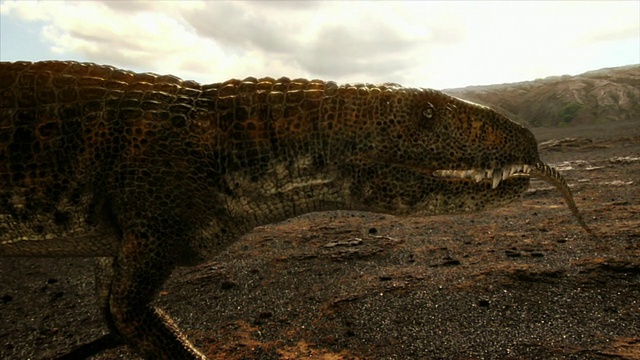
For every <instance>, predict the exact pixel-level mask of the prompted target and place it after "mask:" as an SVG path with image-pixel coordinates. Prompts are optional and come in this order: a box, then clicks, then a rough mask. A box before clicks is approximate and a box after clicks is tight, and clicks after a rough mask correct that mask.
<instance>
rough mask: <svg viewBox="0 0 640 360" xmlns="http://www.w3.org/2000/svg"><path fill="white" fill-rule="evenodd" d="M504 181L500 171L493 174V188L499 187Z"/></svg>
mask: <svg viewBox="0 0 640 360" xmlns="http://www.w3.org/2000/svg"><path fill="white" fill-rule="evenodd" d="M501 179H502V176H501V174H500V171H496V172H494V173H493V184H492V186H493V188H494V189H495V188H497V187H498V185H499V184H500V180H501Z"/></svg>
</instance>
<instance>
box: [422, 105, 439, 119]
mask: <svg viewBox="0 0 640 360" xmlns="http://www.w3.org/2000/svg"><path fill="white" fill-rule="evenodd" d="M422 115H423V116H424V117H425V118H426V119H429V120H430V119H433V117H434V116H435V115H436V110H435V108H434V106H433V105H432V104H431V103H428V104H427V108H426V109H424V110H423V111H422Z"/></svg>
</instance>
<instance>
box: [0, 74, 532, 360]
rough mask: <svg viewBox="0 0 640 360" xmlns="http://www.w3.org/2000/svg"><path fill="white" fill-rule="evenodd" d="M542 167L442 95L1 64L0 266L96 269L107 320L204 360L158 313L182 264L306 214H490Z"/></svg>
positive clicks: (523, 134)
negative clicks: (58, 264) (7, 259)
mask: <svg viewBox="0 0 640 360" xmlns="http://www.w3.org/2000/svg"><path fill="white" fill-rule="evenodd" d="M536 164H539V158H538V153H537V147H536V141H535V139H534V137H533V135H532V134H531V132H529V131H528V130H526V129H525V128H523V127H521V126H519V125H517V124H516V123H514V122H511V121H510V120H508V119H506V118H505V117H503V116H502V115H500V114H498V113H496V112H494V111H492V110H491V109H489V108H486V107H483V106H479V105H475V104H470V103H467V102H464V101H461V100H458V99H455V98H452V97H450V96H447V95H445V94H442V93H440V92H438V91H435V90H428V89H410V88H402V87H400V86H398V85H394V84H387V85H380V86H374V85H370V84H360V85H337V84H335V83H332V82H323V81H319V80H311V81H308V80H302V79H296V80H289V79H286V78H281V79H277V80H275V79H271V78H264V79H255V78H247V79H244V80H230V81H227V82H224V83H217V84H210V85H201V84H198V83H195V82H191V81H182V80H180V79H178V78H175V77H173V76H158V75H154V74H136V73H132V72H127V71H123V70H118V69H115V68H112V67H108V66H98V65H95V64H82V63H75V62H53V61H52V62H39V63H27V62H17V63H6V62H3V63H0V256H55V257H61V256H91V257H103V259H101V260H100V261H99V266H98V271H97V275H98V277H97V279H98V281H97V284H98V293H99V295H100V297H101V301H103V302H102V304H103V306H104V313H105V316H106V318H107V323H108V324H109V326H110V328H111V331H112V332H113V333H115V334H118V335H119V336H120V337H121V338H122V339H124V340H125V342H126V343H127V344H128V345H129V346H131V347H132V348H133V349H134V350H135V351H136V352H138V353H139V354H140V355H141V356H143V357H145V358H149V359H204V356H203V355H202V354H200V353H199V352H198V351H197V350H196V349H195V348H194V347H193V346H192V345H191V344H190V343H189V342H188V341H187V340H186V338H185V337H184V336H183V335H182V334H181V333H180V331H179V330H178V328H177V327H176V326H175V325H173V323H172V322H171V320H170V318H169V317H168V316H167V315H165V314H164V313H163V312H162V311H161V310H159V309H156V308H154V307H152V306H151V305H150V302H151V301H152V300H153V299H154V297H155V295H156V294H157V293H158V291H159V289H160V288H161V286H162V284H163V283H164V281H165V280H166V279H167V278H168V277H169V275H170V273H171V271H172V269H173V268H174V267H175V266H181V265H192V264H196V263H198V262H200V261H202V260H204V259H207V258H211V257H212V256H215V255H216V254H218V253H219V252H220V251H221V250H222V249H223V248H224V247H225V246H227V245H229V244H230V243H231V242H233V241H235V240H236V239H238V237H239V236H241V235H242V234H244V233H246V232H248V231H250V230H251V229H252V228H254V227H255V226H257V225H261V224H266V223H271V222H275V221H280V220H284V219H287V218H290V217H293V216H297V215H300V214H304V213H308V212H312V211H322V210H336V209H353V210H366V211H373V212H382V213H389V214H397V215H406V214H414V215H425V216H426V215H434V214H452V213H464V212H471V211H480V210H483V209H485V208H493V207H497V206H499V205H501V204H504V203H507V202H509V201H511V200H513V199H515V198H517V197H518V196H519V195H520V194H521V193H523V192H524V191H525V190H526V188H527V186H528V184H529V176H528V174H527V173H528V172H529V170H528V166H531V167H533V166H535V165H536ZM494 169H495V171H494ZM501 169H507V170H509V169H511V171H508V172H506V171H504V170H503V172H500V171H501ZM449 170H461V171H466V170H473V171H469V172H468V173H461V172H456V173H455V174H454V173H453V172H451V171H449ZM495 172H498V173H500V174H502V173H505V174H506V175H503V176H502V178H504V179H498V180H501V181H498V180H496V177H495ZM511 172H516V174H515V175H514V176H512V174H510V173H511ZM492 173H494V176H493V177H492ZM478 174H481V175H478ZM485 177H486V178H487V179H485ZM498 178H500V176H498ZM492 179H493V181H492ZM496 181H498V182H497V183H496Z"/></svg>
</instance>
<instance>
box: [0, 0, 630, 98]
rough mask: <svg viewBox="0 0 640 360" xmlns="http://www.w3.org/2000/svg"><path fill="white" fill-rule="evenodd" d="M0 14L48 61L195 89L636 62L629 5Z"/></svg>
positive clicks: (504, 76)
mask: <svg viewBox="0 0 640 360" xmlns="http://www.w3.org/2000/svg"><path fill="white" fill-rule="evenodd" d="M0 11H1V13H2V16H3V17H4V16H10V17H12V18H14V19H20V20H21V21H24V22H33V23H34V24H35V23H38V24H43V25H42V28H41V30H40V34H41V36H42V38H43V39H44V40H45V41H46V42H47V43H48V44H49V46H50V48H49V49H48V50H49V51H53V52H54V54H55V56H56V57H59V58H65V57H67V58H69V57H72V58H82V59H88V60H90V61H94V62H98V63H109V64H112V65H115V66H120V67H124V68H130V69H134V70H138V71H154V72H159V73H173V74H175V75H179V76H181V77H185V78H195V79H196V80H199V81H203V82H212V81H220V80H224V79H226V78H229V77H244V76H249V75H252V76H283V75H286V76H289V77H313V78H324V79H332V80H337V81H340V82H347V81H349V82H355V81H361V82H387V81H389V82H398V83H402V84H405V85H410V86H427V87H435V88H442V87H453V86H463V85H469V84H486V83H496V82H506V81H519V80H527V79H532V78H537V77H544V76H547V75H557V74H563V73H578V72H582V71H586V70H590V69H596V68H599V67H605V66H618V65H625V64H629V63H634V62H636V63H640V21H639V20H640V3H638V2H635V1H627V2H615V1H614V2H612V1H605V2H593V1H592V2H557V1H556V2H520V1H518V2H485V1H482V2H431V1H424V2H418V1H417V2H398V1H393V2H379V1H376V2H308V1H305V2H273V1H259V2H240V1H231V2H219V1H215V2H207V1H162V2H151V1H148V2H125V1H103V2H23V1H20V2H14V1H6V2H3V3H2V7H1V9H0ZM1 36H3V37H4V36H10V35H5V34H2V35H1ZM2 55H3V54H0V56H2Z"/></svg>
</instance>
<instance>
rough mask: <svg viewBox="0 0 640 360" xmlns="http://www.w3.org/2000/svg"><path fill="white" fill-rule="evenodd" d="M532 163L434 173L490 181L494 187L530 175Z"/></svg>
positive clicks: (438, 176) (477, 181)
mask: <svg viewBox="0 0 640 360" xmlns="http://www.w3.org/2000/svg"><path fill="white" fill-rule="evenodd" d="M531 168H532V167H531V165H527V164H514V165H507V166H503V167H502V168H496V169H468V170H434V171H433V172H432V175H433V176H434V177H437V178H448V179H462V180H468V181H473V182H475V183H480V182H483V181H490V182H491V187H492V188H493V189H495V188H497V187H498V186H499V185H500V182H502V181H504V180H507V179H508V178H510V177H518V176H529V173H530V172H531Z"/></svg>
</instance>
